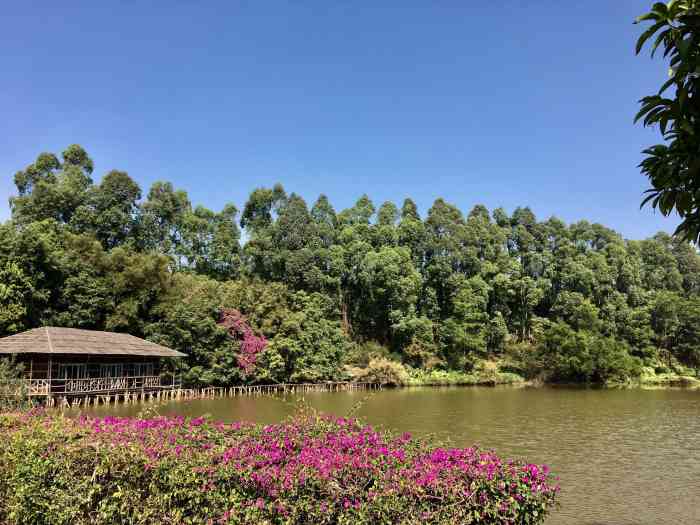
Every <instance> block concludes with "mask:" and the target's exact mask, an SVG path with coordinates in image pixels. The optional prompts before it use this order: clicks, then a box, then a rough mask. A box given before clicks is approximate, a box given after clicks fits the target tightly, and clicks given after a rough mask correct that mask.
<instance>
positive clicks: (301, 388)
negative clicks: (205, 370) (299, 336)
mask: <svg viewBox="0 0 700 525" xmlns="http://www.w3.org/2000/svg"><path fill="white" fill-rule="evenodd" d="M381 389H382V386H381V385H379V384H375V383H349V382H333V383H331V382H329V383H283V384H274V385H247V386H232V387H206V388H181V387H178V386H176V387H174V388H168V387H162V388H161V389H160V390H150V391H146V390H143V391H124V392H110V393H90V394H86V395H84V396H78V395H75V394H73V395H51V396H48V397H47V399H46V405H47V406H49V407H70V406H73V407H80V406H90V405H93V406H96V405H108V404H112V403H115V404H116V403H127V404H129V403H142V402H149V401H155V402H163V401H180V400H190V399H214V398H219V397H239V396H264V395H285V394H302V393H311V392H347V391H356V390H357V391H361V390H381Z"/></svg>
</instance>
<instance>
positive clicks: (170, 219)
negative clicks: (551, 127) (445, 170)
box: [0, 145, 700, 384]
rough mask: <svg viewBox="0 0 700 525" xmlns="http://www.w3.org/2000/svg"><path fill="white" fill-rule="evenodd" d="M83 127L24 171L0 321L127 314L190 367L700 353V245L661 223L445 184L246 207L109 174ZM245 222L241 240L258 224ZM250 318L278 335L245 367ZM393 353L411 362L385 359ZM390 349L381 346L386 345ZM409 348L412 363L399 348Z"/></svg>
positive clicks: (585, 368)
mask: <svg viewBox="0 0 700 525" xmlns="http://www.w3.org/2000/svg"><path fill="white" fill-rule="evenodd" d="M92 172H93V163H92V160H91V159H90V158H89V156H88V155H87V153H86V152H85V151H84V150H83V149H82V148H81V147H80V146H77V145H74V146H70V147H69V148H68V149H66V151H65V152H64V153H63V154H62V155H61V160H59V157H57V156H55V155H53V154H48V153H44V154H41V155H40V156H39V157H38V158H37V160H36V161H35V162H34V163H33V164H31V165H30V166H28V167H27V168H26V169H24V170H22V171H20V172H18V173H17V174H16V175H15V182H16V185H17V195H16V196H14V197H13V198H12V199H11V206H12V219H11V220H10V221H8V222H6V223H5V224H2V225H0V246H1V247H2V249H1V250H0V335H6V334H11V333H15V332H18V331H21V330H24V329H27V328H31V327H34V326H41V325H45V324H53V325H61V326H75V327H82V328H96V329H106V330H116V331H128V332H130V333H134V334H136V335H140V336H145V337H148V338H150V339H152V340H154V341H158V342H162V343H163V344H166V345H169V346H171V347H173V348H176V349H178V350H181V351H183V352H185V353H186V354H187V355H188V356H189V357H188V359H186V360H185V362H184V363H183V367H184V373H185V378H186V380H187V381H188V382H190V383H203V384H233V383H238V382H275V381H298V382H303V381H324V380H339V379H343V378H345V377H346V373H347V370H349V369H351V368H355V369H357V368H358V367H359V368H362V367H367V366H369V364H370V363H374V364H375V366H374V368H375V369H376V370H374V369H373V370H374V372H371V373H370V372H367V373H366V377H370V376H372V373H375V372H376V371H377V370H384V369H386V370H390V371H391V374H392V377H393V378H394V379H392V381H394V380H395V378H396V377H403V372H402V371H401V369H400V368H397V366H404V367H407V369H408V370H418V369H420V370H435V371H439V370H443V371H461V372H463V373H469V372H470V371H472V370H475V369H477V368H479V367H481V366H483V363H485V362H497V363H502V364H503V363H504V365H503V366H504V367H505V366H506V365H507V368H508V370H509V371H511V372H516V373H518V374H520V375H523V376H540V377H542V378H544V379H548V380H562V381H610V380H625V379H628V378H631V377H634V376H636V375H639V374H640V373H641V371H642V370H643V368H644V367H648V368H655V369H659V370H665V369H671V368H674V367H675V368H678V367H683V366H690V367H698V366H700V330H699V329H698V327H699V326H700V255H698V252H697V250H696V249H695V247H694V246H693V245H692V244H689V243H688V242H685V241H682V240H680V239H678V238H673V237H671V236H669V235H667V234H664V233H660V234H657V235H656V236H654V237H653V238H651V239H646V240H624V239H623V238H622V237H621V236H620V235H619V234H617V233H615V232H614V231H612V230H610V229H608V228H606V227H604V226H602V225H600V224H590V223H588V222H586V221H580V222H577V223H574V224H571V225H566V224H565V223H564V222H562V221H561V220H559V219H557V218H554V217H552V218H549V219H546V220H544V221H541V220H538V219H537V217H536V216H535V214H534V213H533V211H532V210H530V209H529V208H527V207H522V208H517V209H516V210H514V212H513V213H512V214H511V215H509V214H508V213H507V212H506V211H504V210H503V209H501V208H498V209H496V210H494V211H493V212H490V211H489V210H488V209H487V208H486V207H485V206H483V205H477V206H474V208H473V209H472V210H470V211H469V212H468V213H466V214H465V213H463V212H462V210H460V209H459V208H458V207H456V206H454V205H453V204H450V203H449V202H448V201H446V200H443V199H437V200H436V201H435V202H434V203H433V205H432V206H431V207H430V209H429V210H427V213H426V214H425V216H424V217H421V215H420V214H419V212H418V208H417V206H416V205H415V203H414V202H413V201H412V200H410V199H406V200H405V201H403V203H402V204H401V206H400V207H399V206H398V205H397V204H395V203H392V202H384V203H382V204H381V205H379V206H375V204H374V203H373V202H372V200H371V199H370V197H369V196H367V195H363V196H361V197H360V198H359V199H358V200H357V202H356V203H355V204H354V205H353V206H351V207H350V208H348V209H346V210H340V211H338V212H336V210H335V209H334V207H333V206H332V204H331V203H330V201H329V200H328V198H327V197H326V196H324V195H321V196H319V197H318V199H317V200H316V201H315V202H314V203H313V204H312V205H311V206H310V207H309V205H308V204H307V203H306V201H305V200H304V199H303V198H302V197H301V196H299V195H297V194H295V193H287V191H286V190H285V189H284V188H283V187H282V186H281V185H276V186H275V187H273V188H258V189H255V190H254V191H253V192H252V193H251V194H250V197H249V199H248V201H247V202H245V203H243V206H242V209H243V213H242V214H241V216H240V217H238V211H237V208H236V207H235V206H234V205H233V204H228V205H226V206H225V207H224V209H223V210H221V211H220V212H215V211H212V210H209V209H207V208H204V207H202V206H193V205H192V203H191V202H190V199H189V197H188V195H187V193H186V192H185V191H184V190H178V189H175V188H174V187H173V185H172V184H170V183H168V182H156V183H155V184H153V186H152V187H151V188H150V190H149V191H148V192H147V193H146V194H145V196H144V195H143V194H142V191H141V189H140V187H139V186H138V184H137V183H136V182H135V181H134V180H132V179H131V178H130V177H129V175H128V174H126V173H124V172H122V171H116V170H113V171H110V172H108V173H107V174H105V175H104V176H103V177H102V178H101V180H100V182H99V183H98V184H96V183H95V182H93V179H92V176H93V174H92ZM242 239H245V242H244V243H243V244H242V243H241V240H242ZM224 311H228V312H230V311H235V312H238V313H237V314H236V315H240V316H241V319H245V323H246V326H247V327H249V329H250V332H246V333H247V334H248V335H247V336H246V337H248V338H249V339H250V340H258V339H256V338H260V339H259V340H260V341H262V340H264V341H265V345H261V346H260V347H259V348H258V349H257V350H256V352H259V353H256V357H255V359H254V363H253V364H254V366H253V365H250V364H249V365H246V366H245V367H243V368H242V367H241V365H240V364H241V362H243V361H242V358H241V354H242V352H245V351H246V350H245V348H243V347H242V346H241V345H242V341H243V339H242V338H240V337H239V338H236V337H232V336H231V333H230V332H231V331H230V327H229V330H228V331H227V329H226V327H223V326H222V325H221V324H220V323H219V321H220V318H221V315H222V312H224ZM387 362H393V363H394V364H388V365H387V364H386V363H387ZM378 363H379V364H381V366H380V365H379V364H378ZM394 365H396V366H394Z"/></svg>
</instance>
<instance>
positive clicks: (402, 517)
mask: <svg viewBox="0 0 700 525" xmlns="http://www.w3.org/2000/svg"><path fill="white" fill-rule="evenodd" d="M0 431H2V433H3V435H4V436H5V446H3V447H2V449H0V521H2V522H3V523H15V524H24V523H27V524H29V523H46V524H52V525H54V524H55V525H60V524H71V525H76V524H81V523H85V524H87V523H90V524H112V523H134V524H150V523H217V524H224V523H251V524H252V523H268V524H306V523H318V524H342V523H346V524H350V523H353V524H372V525H374V524H377V523H396V524H400V523H415V521H416V518H417V517H420V520H421V522H423V523H426V524H453V523H465V524H467V523H469V524H473V525H477V524H487V523H504V524H505V523H509V524H513V525H516V524H523V525H524V524H537V523H542V522H543V521H544V519H545V517H546V516H547V514H548V513H549V511H550V510H552V508H553V507H554V506H555V503H556V500H557V494H558V491H559V488H558V486H557V485H555V479H554V477H553V476H552V474H550V472H549V469H548V468H547V467H546V466H542V465H534V464H527V463H522V462H518V461H504V460H502V459H500V458H499V457H498V456H496V455H495V454H494V453H492V452H489V451H485V450H479V449H477V448H466V449H455V448H430V447H429V446H427V445H426V444H425V443H423V442H421V441H417V440H415V439H412V438H411V436H410V435H408V434H403V435H393V434H391V433H387V432H378V431H376V430H374V429H373V428H371V427H369V426H363V425H362V424H360V423H359V422H358V421H356V420H354V419H345V418H336V417H329V416H321V415H318V414H313V413H300V414H298V415H297V416H296V417H294V418H293V419H290V420H288V421H286V422H284V423H281V424H277V425H269V426H261V425H253V424H248V423H234V424H223V423H214V422H212V421H209V420H207V419H205V418H197V419H184V418H165V417H157V418H152V419H129V418H115V417H106V418H102V419H100V418H87V417H81V418H72V419H69V418H63V417H58V416H50V415H45V414H42V413H41V412H39V413H27V414H24V415H14V416H11V415H10V416H8V415H6V416H0Z"/></svg>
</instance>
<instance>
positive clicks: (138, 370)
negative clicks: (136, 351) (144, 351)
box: [134, 363, 155, 377]
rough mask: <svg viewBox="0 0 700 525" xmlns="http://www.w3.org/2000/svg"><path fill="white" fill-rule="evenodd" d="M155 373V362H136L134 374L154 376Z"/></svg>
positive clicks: (136, 375) (137, 375)
mask: <svg viewBox="0 0 700 525" xmlns="http://www.w3.org/2000/svg"><path fill="white" fill-rule="evenodd" d="M152 375H155V371H154V367H153V363H134V376H135V377H143V376H152Z"/></svg>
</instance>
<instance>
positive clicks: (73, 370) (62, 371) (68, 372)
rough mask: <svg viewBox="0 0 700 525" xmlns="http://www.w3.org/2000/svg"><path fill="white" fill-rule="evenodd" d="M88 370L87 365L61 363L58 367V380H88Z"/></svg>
mask: <svg viewBox="0 0 700 525" xmlns="http://www.w3.org/2000/svg"><path fill="white" fill-rule="evenodd" d="M87 377H88V368H87V364H85V363H61V364H60V365H58V378H57V379H86V378H87Z"/></svg>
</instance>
